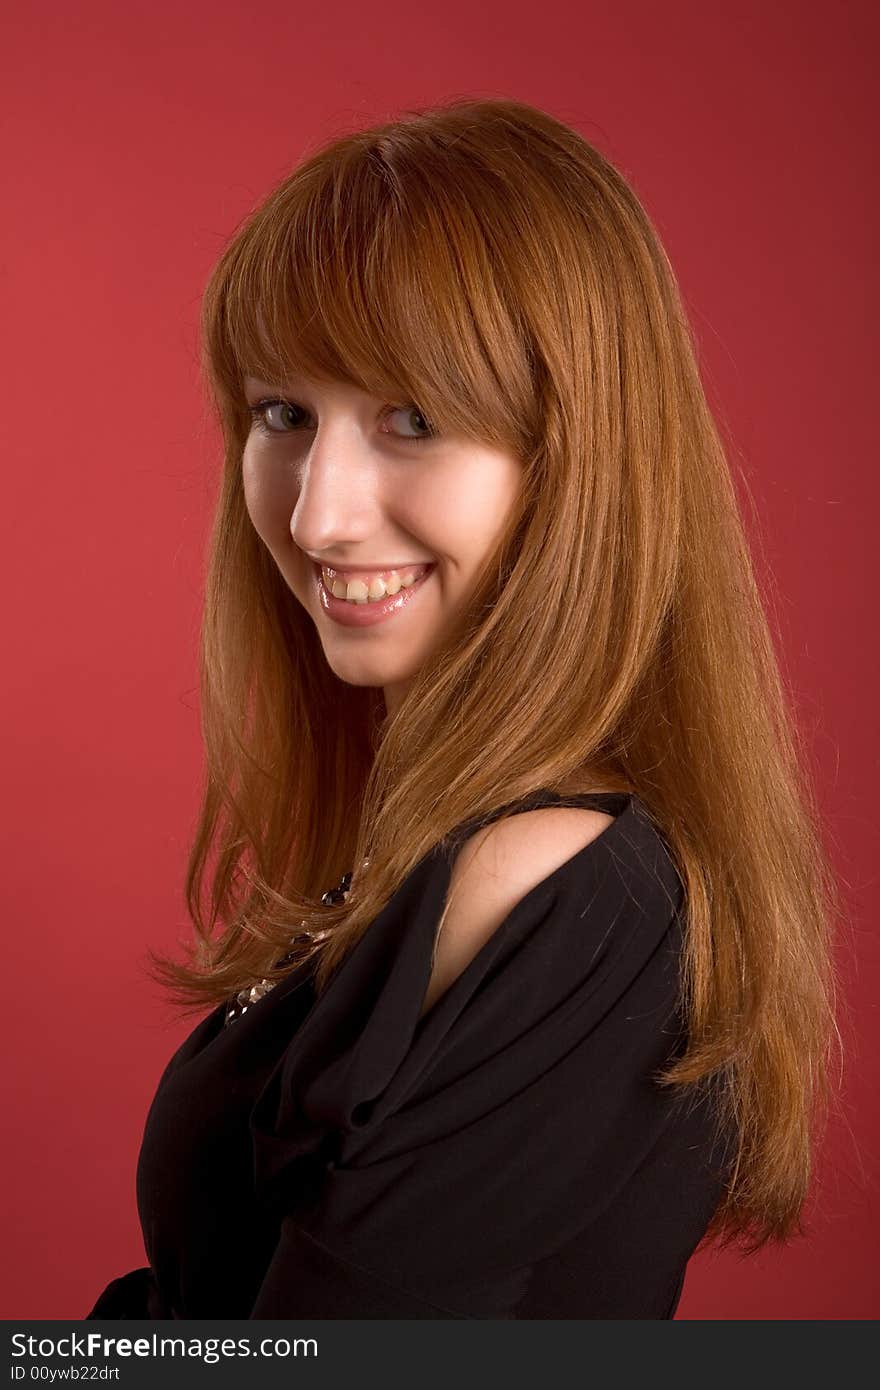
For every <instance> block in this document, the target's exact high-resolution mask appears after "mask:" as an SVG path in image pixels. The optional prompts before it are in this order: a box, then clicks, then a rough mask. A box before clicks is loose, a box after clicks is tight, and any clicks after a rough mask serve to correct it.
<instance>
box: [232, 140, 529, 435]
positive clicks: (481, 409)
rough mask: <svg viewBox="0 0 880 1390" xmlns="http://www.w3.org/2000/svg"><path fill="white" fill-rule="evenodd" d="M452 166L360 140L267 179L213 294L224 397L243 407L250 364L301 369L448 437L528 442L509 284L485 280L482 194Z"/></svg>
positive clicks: (267, 374)
mask: <svg viewBox="0 0 880 1390" xmlns="http://www.w3.org/2000/svg"><path fill="white" fill-rule="evenodd" d="M445 173H446V174H447V177H443V175H444V170H443V169H436V170H434V171H432V170H431V169H430V168H428V169H426V168H424V167H422V166H421V165H420V164H418V163H417V162H416V161H415V160H414V159H412V158H409V159H407V157H406V154H405V152H403V153H401V154H398V153H397V152H391V151H389V150H387V149H386V151H385V153H384V154H380V153H379V151H378V149H377V148H374V147H371V146H369V145H360V144H358V143H357V142H353V145H352V149H351V153H350V157H349V158H347V159H346V160H344V161H333V162H331V161H329V160H326V161H325V160H324V158H323V157H322V156H321V155H317V156H315V157H314V158H313V160H312V161H311V162H310V163H309V164H307V165H305V166H303V167H302V168H301V169H300V170H298V171H297V172H296V173H295V174H293V175H292V176H291V177H290V178H289V179H288V180H287V181H286V182H285V183H284V184H282V185H281V186H280V187H279V188H278V189H277V190H276V192H275V194H274V195H273V196H272V197H271V198H270V199H269V201H268V202H267V203H266V204H264V206H263V207H262V208H261V209H260V210H259V211H258V213H257V214H256V215H255V216H254V217H253V218H252V219H251V220H250V222H249V223H247V224H246V226H245V227H244V228H243V229H242V230H241V231H240V232H239V234H238V236H237V238H236V240H235V241H234V243H233V244H232V245H231V246H230V247H229V248H228V251H227V254H226V256H224V257H223V258H222V259H221V261H220V263H219V264H218V266H217V268H216V271H215V275H214V277H213V281H212V284H211V287H210V290H211V292H210V294H206V299H205V310H206V315H205V322H204V329H205V335H204V336H205V344H206V348H207V355H208V358H209V367H210V370H211V374H212V376H213V378H214V380H215V383H216V384H217V385H219V386H220V388H221V391H222V392H224V393H225V394H226V396H227V397H228V404H229V405H232V406H233V407H234V406H236V405H238V406H239V407H241V406H243V395H244V392H243V381H244V378H245V376H256V377H259V378H260V379H261V380H265V381H266V382H267V383H271V384H273V385H276V386H277V387H278V388H279V389H280V388H283V387H284V384H285V382H286V380H287V378H288V376H289V375H290V374H292V373H297V374H300V375H303V376H306V377H309V378H312V379H314V380H338V381H344V382H347V383H349V384H352V385H354V386H357V387H359V388H360V389H362V390H365V391H368V392H370V393H372V394H374V395H376V396H388V397H390V398H392V399H395V398H397V397H405V398H406V399H407V400H409V401H412V403H413V404H415V405H417V406H418V408H419V409H420V410H422V411H423V412H424V413H425V415H426V417H427V418H428V419H429V420H430V421H431V423H432V424H433V426H434V427H435V428H436V429H437V430H438V431H439V432H440V433H441V434H445V433H449V434H455V435H461V436H465V437H470V438H475V439H479V440H481V441H483V442H485V443H488V444H490V445H493V446H494V447H497V448H507V449H512V450H514V451H516V452H521V451H525V450H527V449H528V448H530V447H531V445H532V443H533V438H532V433H531V432H530V431H529V430H528V428H527V426H528V424H529V422H530V421H532V420H533V419H534V409H535V401H534V390H533V383H532V378H531V374H530V371H529V353H528V350H527V349H526V347H525V345H524V343H523V341H522V326H521V324H520V323H519V322H518V320H517V317H516V316H515V315H513V314H511V313H510V312H509V310H508V308H507V304H509V303H510V302H515V297H516V290H515V287H513V286H504V285H502V284H495V285H493V284H492V277H491V271H490V270H489V247H488V239H487V235H486V231H485V228H484V227H483V225H481V222H480V220H479V218H478V217H477V216H476V215H475V213H474V211H473V204H474V202H475V201H476V200H475V199H474V197H473V196H471V195H470V194H469V191H468V187H467V182H466V180H465V179H464V178H450V177H448V170H447V171H445ZM470 173H471V178H473V177H474V174H473V171H470ZM212 305H215V306H216V312H215V313H214V314H211V306H212Z"/></svg>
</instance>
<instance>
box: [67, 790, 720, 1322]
mask: <svg viewBox="0 0 880 1390" xmlns="http://www.w3.org/2000/svg"><path fill="white" fill-rule="evenodd" d="M546 805H573V806H591V807H593V808H595V809H598V810H602V811H606V812H608V813H609V814H612V815H614V816H615V819H614V821H613V822H612V823H611V824H610V825H609V826H607V827H606V829H605V830H604V831H603V832H602V833H601V834H600V835H599V836H598V837H597V838H596V839H594V840H593V841H591V843H590V844H588V845H586V846H585V847H584V848H583V849H581V850H579V851H578V852H577V853H576V854H574V855H573V856H572V857H571V858H570V859H568V860H567V861H566V862H565V863H564V864H562V865H560V866H559V868H557V869H555V870H554V871H553V872H552V873H551V874H549V875H548V876H547V877H546V878H545V879H543V880H542V881H541V882H540V883H538V884H537V885H536V886H535V887H534V888H532V889H531V890H530V891H529V892H528V893H526V894H525V896H524V897H523V898H521V899H520V901H519V902H518V903H517V904H516V906H515V908H514V909H513V911H512V912H510V913H509V915H508V916H507V917H506V918H505V920H504V922H503V923H502V924H501V926H500V927H499V928H498V929H497V930H496V931H495V932H494V933H493V935H492V936H491V937H490V938H489V940H488V941H487V942H486V943H485V944H484V945H483V946H482V948H481V949H480V950H479V951H478V953H477V955H476V956H475V957H474V959H473V960H472V961H471V962H470V963H469V964H468V965H467V966H466V967H465V969H464V970H463V971H462V973H461V974H460V975H459V977H458V978H457V979H456V980H455V981H454V982H453V984H452V985H451V986H450V987H449V988H448V990H447V991H446V992H445V993H444V994H443V995H441V996H440V997H439V999H438V1000H437V1002H436V1003H435V1004H434V1005H433V1007H432V1008H431V1009H430V1010H429V1011H428V1012H427V1013H426V1014H425V1015H424V1017H423V1018H421V1019H420V1018H419V1013H420V1010H421V1007H422V1003H423V1000H424V996H425V992H426V990H427V987H428V982H429V979H430V975H431V956H432V949H433V944H434V936H435V930H436V924H437V922H438V921H439V918H440V914H441V911H442V908H443V904H444V902H445V898H446V893H447V889H448V885H449V878H450V873H451V866H452V861H453V859H454V855H455V848H456V847H457V845H458V844H460V842H461V839H462V838H464V837H465V836H467V835H469V834H471V833H473V831H475V830H476V829H477V828H478V827H479V826H480V825H484V824H487V823H488V822H489V821H490V820H494V819H496V818H497V817H498V816H499V815H501V814H502V812H504V811H510V810H514V811H517V810H522V811H525V810H532V809H534V808H535V807H537V806H546ZM452 839H453V842H454V843H453V845H452V846H451V847H449V848H447V849H446V850H443V849H441V846H439V845H438V846H437V847H435V848H434V849H433V850H432V851H431V852H429V853H428V854H427V855H426V856H425V857H424V858H423V859H422V860H421V861H420V862H419V864H418V865H417V866H416V868H415V869H414V870H413V871H412V873H411V874H410V875H409V876H408V877H407V879H406V880H405V882H404V883H402V884H401V886H400V887H399V888H398V890H397V891H396V892H395V893H394V895H393V896H392V898H391V899H390V901H389V902H388V903H387V904H386V906H385V908H384V909H383V911H382V912H381V913H380V914H379V916H378V917H377V918H376V919H375V921H374V922H372V923H371V925H370V927H369V928H368V930H367V931H366V933H365V934H364V935H363V936H362V937H361V939H360V940H359V941H358V943H357V945H356V946H355V947H354V948H353V950H352V951H351V953H350V954H349V955H348V956H347V957H346V958H345V960H344V961H343V962H342V965H341V966H340V967H339V968H338V970H337V971H336V973H335V975H334V976H333V977H332V979H331V981H330V983H329V985H328V987H327V989H326V990H325V992H324V994H323V995H322V996H321V998H320V999H316V996H315V994H314V990H313V988H312V980H311V974H310V971H311V965H312V963H311V962H305V963H304V964H303V965H301V966H300V967H298V968H297V969H296V970H295V971H293V972H292V973H291V974H290V975H288V976H285V977H284V978H283V979H282V980H281V981H280V982H279V983H278V984H277V985H276V986H275V987H274V988H273V989H271V990H270V991H269V992H268V993H267V994H265V995H264V996H263V997H262V998H261V999H259V1000H258V1002H256V1003H255V1004H253V1005H251V1007H250V1008H249V1009H248V1010H247V1012H246V1013H244V1014H243V1015H242V1016H241V1017H239V1018H238V1019H236V1020H235V1021H234V1022H233V1023H231V1025H230V1026H228V1027H224V1013H225V1005H220V1006H218V1007H217V1008H216V1009H214V1010H213V1011H212V1012H211V1013H210V1014H209V1015H208V1016H207V1017H206V1018H204V1019H203V1020H202V1021H201V1023H199V1024H198V1026H197V1027H196V1028H195V1030H194V1031H193V1032H192V1033H191V1034H190V1036H189V1037H188V1038H187V1039H186V1041H185V1042H184V1043H183V1044H182V1045H181V1047H180V1048H179V1049H178V1050H177V1052H176V1053H175V1054H174V1056H173V1057H172V1058H171V1060H170V1062H169V1063H168V1065H167V1067H166V1068H165V1071H164V1072H163V1074H162V1077H161V1079H160V1081H159V1086H158V1090H157V1092H156V1095H155V1098H154V1100H153V1103H152V1105H151V1107H150V1110H149V1113H148V1116H147V1121H146V1127H145V1131H144V1136H143V1143H142V1146H141V1151H140V1157H139V1160H138V1168H137V1202H138V1211H139V1214H140V1219H141V1225H142V1228H143V1234H144V1242H145V1248H146V1251H147V1257H148V1259H149V1261H150V1265H149V1266H146V1267H144V1268H141V1269H136V1270H133V1271H132V1272H131V1273H130V1274H127V1275H125V1276H123V1277H121V1278H119V1279H114V1280H113V1281H112V1282H111V1283H110V1284H109V1285H108V1286H107V1288H106V1289H105V1290H104V1292H103V1293H102V1294H101V1296H100V1297H99V1299H98V1301H97V1303H96V1304H95V1306H94V1308H93V1309H92V1311H91V1312H90V1313H89V1314H88V1317H89V1318H95V1319H98V1318H217V1317H230V1318H297V1317H313V1318H671V1317H672V1316H673V1315H674V1312H675V1309H676V1307H677V1305H678V1301H679V1297H680V1294H681V1289H682V1285H683V1282H684V1272H685V1266H686V1264H687V1261H688V1258H689V1257H690V1255H691V1254H692V1253H693V1250H694V1249H695V1247H696V1245H697V1244H698V1243H699V1240H700V1238H701V1237H702V1235H703V1234H704V1232H705V1229H706V1226H707V1225H708V1222H709V1219H710V1217H711V1215H712V1213H713V1212H714V1210H715V1208H716V1206H717V1203H718V1201H719V1199H720V1197H721V1195H722V1191H723V1183H724V1172H725V1165H726V1157H727V1155H726V1154H725V1153H723V1152H722V1146H721V1144H720V1141H719V1142H717V1143H714V1144H713V1134H714V1127H713V1113H712V1111H711V1109H710V1099H709V1096H708V1094H706V1093H703V1094H702V1095H701V1098H700V1099H699V1101H698V1103H694V1099H695V1098H694V1097H693V1095H688V1096H687V1097H686V1103H685V1104H682V1103H681V1101H680V1099H679V1100H676V1099H675V1098H674V1096H673V1093H672V1092H670V1091H669V1090H667V1089H663V1088H661V1087H659V1086H657V1085H655V1084H652V1083H651V1081H650V1080H649V1075H650V1073H652V1072H653V1071H654V1070H655V1069H656V1068H657V1067H659V1066H660V1065H661V1064H664V1063H666V1062H667V1061H668V1060H670V1058H671V1056H672V1055H673V1054H674V1053H675V1054H677V1053H678V1051H679V1050H680V1049H681V1048H682V1047H683V1044H684V1040H685V1036H684V1028H683V1024H682V1017H681V1015H680V1013H679V1008H678V997H679V992H678V963H679V953H680V947H681V941H682V916H683V898H684V894H683V888H682V884H681V880H680V878H679V876H678V873H677V872H676V870H675V868H674V866H673V863H672V859H671V857H670V854H669V850H668V846H667V845H666V842H665V840H664V839H663V837H662V836H661V835H660V833H659V832H658V831H657V829H656V828H655V827H654V826H653V825H652V823H651V822H650V820H649V819H648V814H647V811H646V808H645V807H644V805H643V803H641V802H640V800H639V798H638V797H637V796H636V795H634V794H627V793H610V792H609V793H590V794H583V795H579V796H566V797H563V796H560V795H558V794H557V793H555V792H548V791H540V792H536V793H535V794H533V795H532V796H530V797H528V798H526V799H525V800H523V801H520V802H518V803H516V805H515V806H514V805H508V806H505V807H501V808H499V809H498V810H497V811H495V812H494V813H493V814H492V815H491V816H488V817H483V818H482V819H477V818H475V819H474V820H472V821H469V822H467V823H466V824H465V825H464V826H462V827H460V828H459V830H458V831H457V833H456V835H455V836H454V837H452Z"/></svg>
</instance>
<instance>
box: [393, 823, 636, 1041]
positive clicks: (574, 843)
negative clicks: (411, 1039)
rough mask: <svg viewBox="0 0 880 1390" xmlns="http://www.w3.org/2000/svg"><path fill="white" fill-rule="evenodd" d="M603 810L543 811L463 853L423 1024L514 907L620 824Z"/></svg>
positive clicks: (489, 833) (478, 835)
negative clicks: (610, 827) (437, 1002)
mask: <svg viewBox="0 0 880 1390" xmlns="http://www.w3.org/2000/svg"><path fill="white" fill-rule="evenodd" d="M614 819H615V817H614V816H611V815H607V814H606V813H605V812H603V811H596V810H591V809H584V808H581V807H571V806H545V807H541V808H539V809H535V810H527V811H520V812H518V813H517V814H515V815H512V816H506V817H505V818H504V819H502V820H497V821H493V822H492V823H491V824H489V825H485V826H482V827H481V828H480V829H478V830H476V831H475V832H474V833H473V834H472V835H471V836H470V838H469V839H467V840H466V841H465V843H464V844H463V845H462V847H461V848H460V849H459V851H458V853H457V855H456V858H455V862H454V864H453V868H452V872H451V875H450V880H449V889H448V892H447V897H446V904H445V907H444V912H443V915H442V917H441V919H440V923H439V926H438V932H437V937H436V940H435V948H434V958H433V965H432V972H431V978H430V981H429V984H428V989H427V992H426V994H425V998H424V1001H423V1003H422V1009H421V1013H420V1014H419V1017H420V1018H423V1017H424V1015H425V1014H426V1013H427V1012H428V1010H429V1009H431V1008H432V1007H433V1005H434V1004H435V1003H436V1001H437V1000H438V999H439V998H440V997H441V995H443V994H445V993H446V991H447V989H448V988H449V986H450V985H451V984H453V982H454V981H455V980H456V979H457V978H458V976H459V975H460V974H461V972H462V971H463V970H464V969H465V968H466V966H468V965H469V964H470V962H471V961H472V960H473V959H474V957H475V956H476V955H477V953H478V952H479V951H480V950H481V949H482V948H483V946H485V944H486V942H487V941H488V940H489V938H490V937H491V935H492V934H493V932H495V931H497V929H498V927H499V926H500V925H501V924H502V922H504V921H505V920H506V919H507V918H508V917H509V916H510V914H511V912H512V911H513V909H514V907H515V906H516V904H517V903H518V902H519V901H520V900H521V899H522V898H523V897H525V895H526V894H528V893H531V892H533V891H534V889H535V888H537V886H538V885H539V884H540V883H543V882H544V881H545V880H546V879H548V878H549V877H550V875H551V874H554V873H556V872H557V871H558V870H559V869H560V868H562V866H563V865H565V864H567V863H569V861H570V860H572V859H573V857H574V856H575V855H577V854H579V853H580V852H581V851H582V850H584V849H585V848H586V847H587V845H589V844H591V843H592V842H593V841H594V840H596V839H597V838H598V837H599V836H600V835H602V834H603V832H605V831H606V830H607V829H608V827H609V826H610V825H612V824H613V823H614Z"/></svg>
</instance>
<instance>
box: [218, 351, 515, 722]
mask: <svg viewBox="0 0 880 1390" xmlns="http://www.w3.org/2000/svg"><path fill="white" fill-rule="evenodd" d="M245 390H246V393H247V401H248V405H249V406H250V407H251V408H252V409H253V408H254V407H255V406H257V405H258V404H259V403H260V402H268V401H271V400H273V399H274V400H275V402H276V403H275V404H272V405H268V404H267V405H265V406H264V408H263V409H262V411H261V412H260V415H259V417H257V418H255V421H254V425H253V428H252V429H251V433H250V435H249V437H248V440H247V444H246V446H245V450H244V457H243V461H242V466H243V479H244V491H245V500H246V503H247V509H248V513H249V515H250V518H251V521H252V522H253V524H254V527H255V529H256V531H257V532H258V534H259V535H260V537H261V538H262V540H263V541H264V542H265V544H266V546H267V547H268V549H269V551H270V553H271V554H272V557H273V558H274V560H275V563H276V564H277V566H278V568H279V570H280V571H281V574H282V575H283V577H284V579H285V581H286V583H287V584H288V586H289V587H290V589H291V590H292V591H293V593H294V594H295V595H296V597H297V598H298V599H299V601H300V603H301V604H302V605H303V607H304V608H305V609H306V611H307V612H308V613H309V615H310V617H311V618H312V621H313V622H314V624H315V627H316V628H317V631H318V635H319V637H320V639H321V643H322V646H323V649H324V654H325V656H326V658H327V661H328V663H329V664H330V666H331V667H332V669H333V670H334V671H335V672H336V674H337V676H339V678H340V680H343V681H346V682H348V683H349V684H351V685H363V686H375V687H379V686H381V687H382V688H383V689H384V692H385V702H386V707H387V709H388V711H389V713H390V712H392V711H393V710H394V709H396V707H397V705H398V704H399V702H400V700H401V699H402V697H403V695H404V694H405V692H406V689H407V686H408V683H409V682H410V681H411V679H412V677H413V676H414V675H415V674H416V673H417V671H418V670H419V668H420V666H421V664H422V662H423V661H424V660H425V659H426V658H427V657H428V656H429V654H430V653H431V652H432V651H433V650H434V649H435V648H436V646H437V645H438V644H439V642H440V639H441V637H442V635H443V632H444V630H445V628H446V626H447V624H448V623H449V621H450V620H451V618H452V617H453V616H454V614H455V613H456V612H457V611H458V610H459V609H460V607H461V606H462V605H463V603H464V601H465V600H466V598H467V595H468V593H469V591H470V588H471V585H472V582H473V580H474V578H475V576H476V573H477V570H478V569H479V567H480V565H481V563H482V561H483V560H484V559H485V557H486V555H487V554H488V553H489V552H490V551H491V550H492V549H494V547H495V545H496V543H497V541H498V540H499V539H500V537H501V534H502V532H503V529H504V526H505V523H506V521H507V518H508V516H509V514H510V512H511V510H512V507H513V505H514V502H515V500H516V496H517V493H518V489H519V485H520V480H521V476H522V465H521V464H520V462H519V460H518V459H517V458H515V457H514V456H513V455H511V454H508V453H504V452H501V451H499V450H496V449H493V448H490V447H488V446H486V445H482V444H479V443H477V442H475V441H473V440H470V439H466V438H464V437H458V438H457V437H454V436H449V435H438V436H436V437H431V435H430V432H429V427H428V425H427V423H426V421H425V420H424V418H423V417H422V416H421V415H420V414H419V413H418V411H417V410H416V408H415V407H414V406H412V405H408V404H406V403H400V402H397V401H393V402H389V401H386V400H381V399H377V398H376V397H374V396H370V395H367V394H366V393H365V392H363V391H361V390H360V389H359V388H357V387H353V386H349V385H348V384H347V383H342V382H339V383H336V382H333V383H332V384H330V385H327V384H324V383H321V384H318V383H317V382H313V381H311V380H309V379H308V378H305V377H300V376H296V377H291V378H290V380H289V381H288V383H287V387H286V389H285V390H284V392H282V393H278V392H276V390H274V389H273V388H271V387H270V386H269V385H268V383H266V382H264V381H260V380H259V379H258V378H256V377H247V378H246V379H245ZM279 395H280V396H282V397H283V399H279ZM261 420H262V422H263V423H264V424H265V426H266V431H268V432H264V431H263V430H261V429H260V428H259V424H260V421H261ZM322 565H324V566H328V567H330V569H331V570H332V571H338V572H339V573H337V574H335V576H334V575H330V576H327V578H326V582H325V580H324V578H323V577H322V570H321V566H322ZM426 565H429V566H430V567H431V568H430V569H429V570H428V571H427V573H425V574H424V576H423V577H422V572H423V570H424V568H425V566H426ZM392 571H397V573H396V574H394V573H392ZM410 580H411V581H412V582H409V581H410ZM401 581H402V582H401ZM383 584H384V592H385V595H386V596H385V598H384V599H383V598H382V597H381V595H382V593H383ZM328 586H330V587H329V588H328ZM333 590H335V595H336V596H333V594H332V591H333ZM343 594H344V595H345V597H342V595H343ZM349 595H350V596H351V600H354V599H361V600H362V599H364V598H368V602H366V603H364V602H353V601H350V600H349V597H348V596H349ZM377 596H378V601H377V602H376V604H375V605H374V604H373V602H372V599H373V598H375V597H377ZM374 619H378V621H375V620H374Z"/></svg>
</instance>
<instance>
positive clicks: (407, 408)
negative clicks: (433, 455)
mask: <svg viewBox="0 0 880 1390" xmlns="http://www.w3.org/2000/svg"><path fill="white" fill-rule="evenodd" d="M389 414H390V415H403V416H405V418H406V423H407V425H412V423H413V421H414V420H415V421H417V424H416V426H415V428H416V430H424V431H425V433H424V434H408V435H404V438H405V439H411V440H412V441H413V443H415V442H416V441H421V440H425V439H434V438H435V437H436V431H435V430H434V428H433V427H432V425H431V424H430V422H429V421H428V420H427V419H426V418H425V416H424V415H423V414H422V412H421V411H420V410H418V409H417V408H416V406H414V405H400V406H392V407H391V409H390V411H389Z"/></svg>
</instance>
